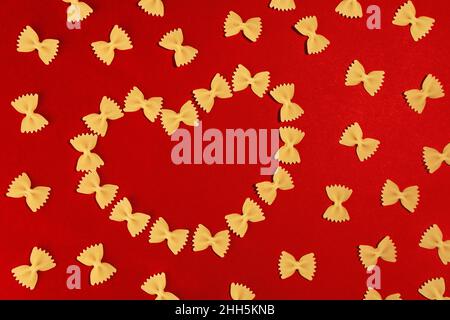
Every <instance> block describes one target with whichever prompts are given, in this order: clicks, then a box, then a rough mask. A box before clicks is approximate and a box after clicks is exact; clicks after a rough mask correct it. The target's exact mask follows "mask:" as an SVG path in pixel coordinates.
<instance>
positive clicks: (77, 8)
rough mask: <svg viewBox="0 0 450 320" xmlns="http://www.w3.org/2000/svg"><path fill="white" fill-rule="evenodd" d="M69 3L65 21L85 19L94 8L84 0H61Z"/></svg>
mask: <svg viewBox="0 0 450 320" xmlns="http://www.w3.org/2000/svg"><path fill="white" fill-rule="evenodd" d="M63 1H64V2H66V3H70V6H69V8H68V9H67V10H68V13H67V14H68V16H67V21H69V22H79V21H82V20H84V19H86V18H87V17H88V16H89V15H90V14H91V13H92V12H94V10H92V8H91V7H90V6H89V5H88V4H87V3H85V2H83V1H79V0H63Z"/></svg>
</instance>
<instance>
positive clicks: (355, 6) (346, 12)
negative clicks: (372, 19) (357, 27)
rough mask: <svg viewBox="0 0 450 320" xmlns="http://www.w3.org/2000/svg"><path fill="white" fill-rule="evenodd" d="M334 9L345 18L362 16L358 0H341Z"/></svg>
mask: <svg viewBox="0 0 450 320" xmlns="http://www.w3.org/2000/svg"><path fill="white" fill-rule="evenodd" d="M335 11H336V12H337V13H339V14H340V15H341V16H344V17H346V18H362V16H363V12H362V7H361V4H360V3H359V2H358V0H342V1H341V2H339V4H338V5H337V7H336V9H335Z"/></svg>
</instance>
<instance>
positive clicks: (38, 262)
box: [11, 247, 56, 290]
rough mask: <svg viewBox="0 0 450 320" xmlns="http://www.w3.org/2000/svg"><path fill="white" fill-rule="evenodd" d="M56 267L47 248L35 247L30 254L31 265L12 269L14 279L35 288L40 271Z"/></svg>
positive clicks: (31, 288)
mask: <svg viewBox="0 0 450 320" xmlns="http://www.w3.org/2000/svg"><path fill="white" fill-rule="evenodd" d="M54 267H56V264H55V262H54V260H53V258H52V256H51V255H50V254H49V253H48V252H47V251H45V250H43V249H41V248H38V247H34V248H33V250H32V251H31V255H30V265H22V266H18V267H15V268H13V269H12V270H11V272H12V274H13V276H14V279H16V281H17V282H19V283H20V284H21V285H22V286H24V287H26V288H28V289H30V290H33V289H34V288H35V287H36V284H37V282H38V272H43V271H48V270H50V269H53V268H54Z"/></svg>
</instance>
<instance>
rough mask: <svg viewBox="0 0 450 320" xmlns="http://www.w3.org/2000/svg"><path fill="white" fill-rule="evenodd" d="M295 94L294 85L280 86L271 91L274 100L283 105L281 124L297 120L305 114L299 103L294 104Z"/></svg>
mask: <svg viewBox="0 0 450 320" xmlns="http://www.w3.org/2000/svg"><path fill="white" fill-rule="evenodd" d="M294 94H295V85H294V84H293V83H285V84H280V85H278V86H277V87H275V88H273V89H272V90H271V91H270V95H271V96H272V98H273V99H275V101H276V102H278V103H279V104H281V110H280V120H281V122H286V121H293V120H296V119H298V118H299V117H301V116H302V115H303V114H304V113H305V112H304V111H303V109H302V108H301V107H300V106H299V105H298V104H297V103H295V102H292V99H294Z"/></svg>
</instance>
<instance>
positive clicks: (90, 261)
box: [77, 243, 117, 286]
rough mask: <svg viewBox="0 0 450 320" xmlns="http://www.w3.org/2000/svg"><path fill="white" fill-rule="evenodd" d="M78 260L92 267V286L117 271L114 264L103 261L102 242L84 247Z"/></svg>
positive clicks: (107, 278)
mask: <svg viewBox="0 0 450 320" xmlns="http://www.w3.org/2000/svg"><path fill="white" fill-rule="evenodd" d="M77 260H78V261H79V262H80V263H82V264H84V265H85V266H88V267H92V269H91V272H90V274H89V279H90V283H91V285H92V286H95V285H98V284H101V283H103V282H105V281H107V280H109V279H110V278H111V277H112V276H113V275H114V274H115V273H116V271H117V269H116V268H115V267H114V266H113V265H111V264H109V263H107V262H103V261H102V260H103V244H102V243H99V244H96V245H92V246H90V247H87V248H86V249H84V250H83V251H82V252H81V253H80V255H79V256H78V257H77Z"/></svg>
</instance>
